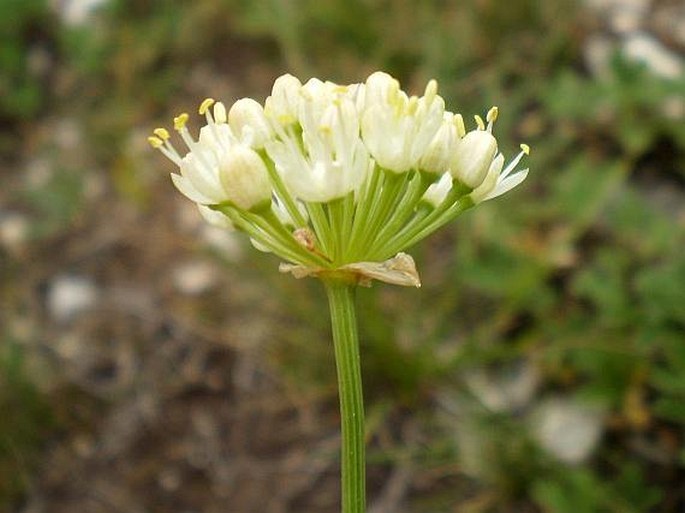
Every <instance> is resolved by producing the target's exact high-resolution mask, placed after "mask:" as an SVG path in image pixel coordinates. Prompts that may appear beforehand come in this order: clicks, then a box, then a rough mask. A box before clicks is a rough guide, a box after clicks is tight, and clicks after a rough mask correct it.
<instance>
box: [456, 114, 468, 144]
mask: <svg viewBox="0 0 685 513" xmlns="http://www.w3.org/2000/svg"><path fill="white" fill-rule="evenodd" d="M454 125H455V126H456V127H457V135H459V138H460V139H461V138H463V137H464V136H465V135H466V126H465V125H464V118H463V116H462V115H461V114H455V115H454Z"/></svg>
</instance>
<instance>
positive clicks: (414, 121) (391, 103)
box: [148, 72, 528, 270]
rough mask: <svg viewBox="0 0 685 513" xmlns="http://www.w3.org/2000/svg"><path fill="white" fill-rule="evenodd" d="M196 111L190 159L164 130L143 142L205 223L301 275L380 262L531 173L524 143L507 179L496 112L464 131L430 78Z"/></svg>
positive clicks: (281, 91)
mask: <svg viewBox="0 0 685 513" xmlns="http://www.w3.org/2000/svg"><path fill="white" fill-rule="evenodd" d="M199 113H200V114H201V115H204V116H205V118H206V124H205V125H204V126H203V127H202V128H201V129H200V133H199V137H198V138H197V140H196V139H194V138H193V137H192V136H191V135H190V133H189V131H188V129H187V128H186V123H187V121H188V115H187V114H181V115H180V116H178V117H176V118H175V119H174V128H175V129H176V131H177V132H178V133H179V135H180V137H181V139H182V140H183V141H184V143H185V145H186V146H187V151H186V152H185V153H179V152H178V151H177V150H176V148H175V147H174V146H173V144H172V143H171V141H170V135H169V132H168V131H167V130H165V129H164V128H157V129H155V130H154V135H152V136H150V137H149V138H148V140H149V142H150V144H151V145H152V146H153V147H154V148H157V149H159V150H160V151H161V152H162V153H163V154H164V155H165V156H166V157H168V158H169V159H170V160H171V161H172V162H174V164H176V166H178V171H177V172H174V173H172V174H171V178H172V180H173V182H174V184H175V185H176V187H177V188H178V189H179V190H180V191H181V192H182V193H183V194H184V195H185V196H187V197H188V198H190V199H191V200H192V201H194V202H195V203H196V204H197V205H198V207H199V209H200V212H201V213H202V215H203V216H204V217H205V218H206V219H207V221H208V222H210V223H212V224H217V225H220V226H223V227H226V228H234V227H235V228H237V229H239V230H241V231H244V232H246V233H247V234H248V235H249V236H250V238H251V239H252V240H253V244H254V245H255V247H257V248H258V249H260V250H264V251H271V252H273V253H275V254H277V255H279V256H281V257H282V258H284V259H286V260H289V261H290V262H294V263H296V264H297V265H300V266H304V267H311V266H313V267H321V268H338V269H342V268H344V267H345V265H353V264H354V263H355V262H366V261H368V262H380V261H385V260H387V259H388V258H390V257H392V256H393V255H395V254H398V253H400V252H402V251H403V250H404V249H406V248H407V247H409V246H411V245H413V244H415V243H416V242H418V241H419V240H421V239H422V238H424V237H426V236H428V235H429V234H430V233H432V232H433V231H435V230H437V229H438V228H439V227H440V226H442V225H443V224H445V223H447V222H449V221H450V220H452V219H454V218H455V217H457V216H458V215H460V214H461V213H462V212H464V211H465V210H466V209H468V208H471V207H472V206H473V205H474V204H476V203H479V202H482V201H486V200H488V199H491V198H494V197H496V196H499V195H500V194H503V193H504V192H506V191H508V190H510V189H512V188H513V187H516V186H517V185H518V184H520V183H521V182H522V181H523V180H524V179H525V177H526V174H527V170H524V171H518V172H515V171H514V170H515V167H516V165H517V164H518V162H519V161H520V159H521V158H522V157H523V155H524V154H527V153H528V147H527V146H525V145H522V150H523V151H522V152H521V154H519V155H518V156H517V157H516V158H515V159H514V160H513V162H512V163H511V164H509V166H507V167H506V168H505V169H504V170H502V169H503V167H504V157H503V156H502V155H501V154H498V151H497V141H496V139H495V137H494V136H493V135H492V128H493V124H494V122H495V120H496V118H497V113H498V110H497V108H496V107H493V108H491V109H490V110H489V111H488V114H487V116H486V120H487V125H486V122H485V121H483V119H482V118H480V116H476V123H477V125H478V129H477V130H474V131H472V132H468V133H467V132H466V127H465V125H464V120H463V118H462V116H461V115H460V114H454V113H452V112H449V111H445V102H444V100H443V99H442V98H441V97H440V96H439V95H438V94H437V83H436V82H435V81H434V80H431V81H429V82H428V84H427V85H426V88H425V90H424V93H423V95H422V96H408V95H407V94H406V93H405V92H404V91H402V89H400V84H399V82H398V81H397V80H395V79H394V78H392V77H391V76H390V75H388V74H387V73H382V72H377V73H373V74H372V75H371V76H369V77H368V79H367V80H366V81H365V83H363V84H350V85H339V84H335V83H333V82H324V81H322V80H319V79H317V78H312V79H310V80H308V81H307V82H305V83H304V85H303V84H302V83H301V82H300V81H299V80H298V79H297V78H295V77H293V76H292V75H283V76H281V77H279V78H278V79H277V80H276V81H275V83H274V86H273V89H272V91H271V95H270V96H269V97H268V98H267V99H266V101H265V103H264V107H262V106H261V105H260V104H259V103H258V102H256V101H255V100H252V99H250V98H243V99H240V100H238V101H237V102H235V103H234V104H233V106H232V107H231V108H230V110H229V111H228V112H227V110H226V107H224V105H223V104H222V103H220V102H218V103H217V102H214V100H212V99H207V100H205V101H203V102H202V104H201V105H200V109H199ZM388 172H389V173H396V174H398V175H400V174H404V173H407V174H406V175H404V176H397V177H392V176H386V173H388ZM438 177H439V179H438ZM431 182H432V183H431ZM465 195H468V196H465ZM462 199H466V200H467V201H462ZM335 200H342V201H339V202H334V201H335ZM334 232H335V233H334ZM352 268H353V267H349V266H348V267H347V269H348V270H350V269H352Z"/></svg>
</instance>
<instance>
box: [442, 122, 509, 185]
mask: <svg viewBox="0 0 685 513" xmlns="http://www.w3.org/2000/svg"><path fill="white" fill-rule="evenodd" d="M496 153H497V140H496V139H495V137H494V136H493V135H492V134H491V133H490V132H488V131H486V130H473V131H471V132H469V133H467V134H466V135H465V136H464V137H463V138H462V139H461V140H460V141H459V142H458V143H457V144H456V147H455V149H454V153H453V155H452V161H451V163H450V172H451V173H452V176H453V177H454V178H456V179H458V180H461V181H462V182H463V183H464V184H466V185H467V186H469V187H471V188H476V187H478V186H479V185H480V184H481V183H483V180H485V176H486V175H487V173H488V169H489V168H490V164H491V163H492V159H493V158H494V157H495V154H496Z"/></svg>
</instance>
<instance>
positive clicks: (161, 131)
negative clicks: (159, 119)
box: [152, 128, 171, 141]
mask: <svg viewBox="0 0 685 513" xmlns="http://www.w3.org/2000/svg"><path fill="white" fill-rule="evenodd" d="M152 133H153V134H155V135H156V136H157V137H159V138H160V139H161V140H162V141H166V140H167V139H169V137H171V136H170V135H169V131H168V130H167V129H166V128H155V129H154V130H153V131H152Z"/></svg>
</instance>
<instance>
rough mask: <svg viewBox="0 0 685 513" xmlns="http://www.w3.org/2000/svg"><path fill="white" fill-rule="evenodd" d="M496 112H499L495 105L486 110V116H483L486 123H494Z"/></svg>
mask: <svg viewBox="0 0 685 513" xmlns="http://www.w3.org/2000/svg"><path fill="white" fill-rule="evenodd" d="M498 114H499V109H498V108H497V107H492V108H491V109H490V110H489V111H488V114H487V116H485V119H486V120H487V122H488V123H494V122H495V120H496V119H497V116H498Z"/></svg>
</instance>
